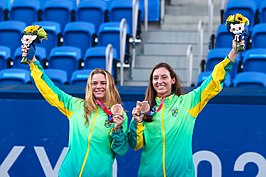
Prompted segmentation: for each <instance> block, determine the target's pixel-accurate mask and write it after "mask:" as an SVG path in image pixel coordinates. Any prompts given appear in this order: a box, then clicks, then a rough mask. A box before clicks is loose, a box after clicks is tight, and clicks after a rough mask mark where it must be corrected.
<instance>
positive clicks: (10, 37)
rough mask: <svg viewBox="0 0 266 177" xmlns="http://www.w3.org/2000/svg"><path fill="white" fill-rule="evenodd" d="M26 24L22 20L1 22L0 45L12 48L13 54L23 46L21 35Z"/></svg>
mask: <svg viewBox="0 0 266 177" xmlns="http://www.w3.org/2000/svg"><path fill="white" fill-rule="evenodd" d="M25 27H26V24H25V23H23V22H20V21H2V22H0V39H1V40H0V45H3V46H7V47H9V48H10V52H11V55H12V54H13V53H14V52H15V50H16V48H18V47H20V46H21V37H22V35H23V30H24V28H25Z"/></svg>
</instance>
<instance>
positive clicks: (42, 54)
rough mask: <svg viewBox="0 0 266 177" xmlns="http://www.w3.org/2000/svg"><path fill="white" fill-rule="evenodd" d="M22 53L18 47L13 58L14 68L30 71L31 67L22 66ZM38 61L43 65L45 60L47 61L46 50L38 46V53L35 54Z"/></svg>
mask: <svg viewBox="0 0 266 177" xmlns="http://www.w3.org/2000/svg"><path fill="white" fill-rule="evenodd" d="M21 55H22V51H21V47H18V48H17V49H16V51H15V54H14V56H13V57H12V58H13V68H21V69H26V70H28V69H29V66H28V65H27V64H21V63H20V62H21V59H22V56H21ZM35 56H36V59H37V60H39V61H40V62H41V63H42V62H43V59H46V50H45V48H43V47H39V46H36V53H35Z"/></svg>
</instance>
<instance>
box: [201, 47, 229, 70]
mask: <svg viewBox="0 0 266 177" xmlns="http://www.w3.org/2000/svg"><path fill="white" fill-rule="evenodd" d="M230 50H231V48H214V49H211V50H210V51H209V53H208V56H207V61H206V71H212V70H213V68H214V66H215V65H216V64H218V63H219V62H220V61H222V60H223V59H224V58H225V57H226V55H227V54H228V53H229V52H230Z"/></svg>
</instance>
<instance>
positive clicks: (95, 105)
mask: <svg viewBox="0 0 266 177" xmlns="http://www.w3.org/2000/svg"><path fill="white" fill-rule="evenodd" d="M29 50H30V49H29V48H28V47H27V46H22V57H26V56H28V55H27V54H28V52H29ZM31 52H32V51H31ZM29 65H30V70H31V76H32V78H33V79H34V82H35V85H36V86H37V88H38V90H39V91H40V93H41V94H42V95H43V97H44V98H45V99H46V100H47V101H48V102H49V103H50V104H51V105H52V106H55V107H56V108H58V109H59V111H61V113H63V114H64V115H65V116H66V117H67V118H68V119H69V143H68V148H69V149H68V152H67V154H66V156H65V158H64V160H63V162H62V165H61V167H60V170H59V176H61V177H74V176H75V177H77V176H83V177H86V176H87V177H91V176H93V177H111V176H112V173H113V172H112V165H113V162H114V159H115V157H116V156H122V155H124V154H125V153H126V152H127V150H128V141H127V136H126V133H127V121H128V120H127V115H126V113H125V112H124V111H123V108H122V107H121V104H122V102H121V98H120V95H119V93H118V91H117V88H116V86H115V83H114V80H113V78H112V76H111V74H110V73H109V72H107V71H106V70H104V69H94V70H93V71H92V72H91V74H90V75H89V77H88V81H87V85H86V96H85V99H81V98H76V97H74V96H71V95H69V94H67V93H65V92H64V91H62V90H60V89H59V88H58V87H56V86H55V84H54V83H53V82H52V81H51V80H50V79H49V78H48V76H47V75H46V74H45V71H44V69H43V68H42V66H41V64H40V62H39V61H38V60H36V58H35V56H34V55H33V58H32V59H31V58H30V60H29ZM113 107H115V108H114V109H113V110H110V108H113Z"/></svg>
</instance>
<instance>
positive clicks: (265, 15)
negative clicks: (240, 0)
mask: <svg viewBox="0 0 266 177" xmlns="http://www.w3.org/2000/svg"><path fill="white" fill-rule="evenodd" d="M258 1H261V0H258ZM258 9H259V22H260V23H265V22H266V1H261V4H260V7H259V8H258Z"/></svg>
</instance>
